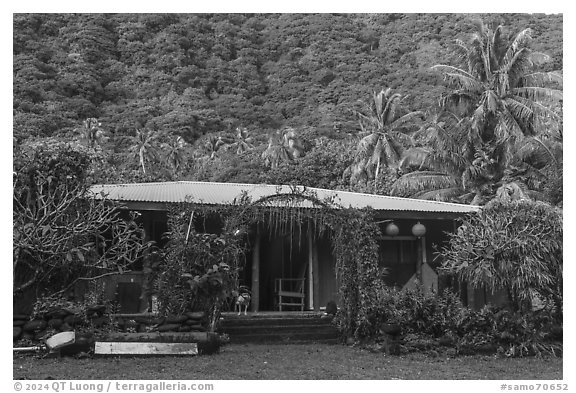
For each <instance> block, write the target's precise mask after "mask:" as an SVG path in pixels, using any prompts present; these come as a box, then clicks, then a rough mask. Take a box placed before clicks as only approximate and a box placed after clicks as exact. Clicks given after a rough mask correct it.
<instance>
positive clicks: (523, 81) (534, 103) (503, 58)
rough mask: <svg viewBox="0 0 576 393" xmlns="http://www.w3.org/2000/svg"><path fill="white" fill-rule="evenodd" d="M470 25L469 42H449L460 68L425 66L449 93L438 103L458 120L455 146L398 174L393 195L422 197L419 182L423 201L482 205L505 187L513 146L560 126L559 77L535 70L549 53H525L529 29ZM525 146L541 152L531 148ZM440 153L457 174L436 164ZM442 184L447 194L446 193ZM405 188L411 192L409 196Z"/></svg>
mask: <svg viewBox="0 0 576 393" xmlns="http://www.w3.org/2000/svg"><path fill="white" fill-rule="evenodd" d="M476 28H477V31H476V32H475V33H474V34H473V36H472V38H471V40H470V42H469V43H468V44H465V43H464V42H462V41H460V40H457V41H456V45H455V50H454V55H455V59H456V61H457V62H458V63H459V64H460V67H458V66H452V65H444V64H440V65H436V66H434V67H432V68H433V69H434V70H437V71H439V72H441V73H442V74H443V76H444V78H445V80H447V81H448V86H449V88H450V90H449V91H448V93H447V94H445V95H444V96H443V98H442V100H441V104H442V107H443V108H442V109H443V110H444V111H446V112H447V113H451V114H453V115H454V116H455V117H456V118H458V119H460V121H459V122H458V123H457V124H456V125H453V126H457V128H456V131H454V130H452V131H451V134H452V137H451V138H452V140H453V141H455V142H456V143H453V144H452V146H451V150H450V151H446V150H444V151H443V152H439V151H438V150H436V151H435V152H433V153H432V154H433V155H435V156H436V158H437V159H436V160H430V158H429V157H427V159H428V164H432V162H434V165H428V166H427V169H428V170H424V171H420V173H414V172H413V173H409V174H407V175H404V176H403V177H401V178H400V179H399V180H398V184H397V185H396V187H395V190H396V191H397V192H398V193H401V194H404V195H406V194H408V195H411V196H413V195H417V194H420V196H422V193H423V191H424V189H423V186H424V185H425V186H426V187H427V188H429V189H428V190H426V191H427V192H426V193H425V194H426V197H427V198H432V199H443V197H447V196H449V197H454V196H455V195H456V194H458V193H459V194H460V195H461V196H462V195H466V197H467V198H468V197H472V203H474V204H481V203H483V202H485V201H486V200H488V199H489V198H490V197H491V196H494V195H495V193H496V191H497V189H498V188H499V187H502V186H503V185H505V183H506V181H507V179H506V175H507V173H509V172H510V166H511V163H512V162H515V161H517V158H515V157H514V156H515V154H516V153H517V152H518V143H522V144H523V145H524V146H525V145H526V143H525V142H526V139H527V138H528V139H534V138H536V139H537V140H540V139H541V137H542V136H543V134H545V133H546V132H547V131H546V130H545V129H544V127H543V126H542V125H543V124H545V123H546V122H548V124H549V122H550V121H561V116H560V115H559V114H558V113H561V112H560V111H561V106H560V105H558V104H561V101H562V91H561V88H562V75H561V73H560V72H543V71H538V70H537V69H538V67H539V66H540V65H542V64H544V63H545V62H546V61H548V60H549V56H547V55H545V54H542V53H538V52H534V51H532V50H530V49H529V47H528V44H529V42H530V40H531V36H532V31H531V29H525V30H522V31H521V32H519V33H518V34H517V35H515V36H507V35H506V34H505V33H504V29H503V27H502V26H498V27H497V28H496V29H494V30H492V29H490V28H489V27H487V26H486V25H484V24H483V23H478V24H477V25H476ZM435 130H436V131H437V128H436V129H435ZM437 142H439V141H436V143H437ZM530 146H534V147H535V148H538V149H541V148H542V145H540V146H538V145H537V144H534V143H532V144H530ZM443 148H444V149H446V146H444V147H443ZM442 155H444V156H447V155H451V156H452V159H449V158H448V157H444V158H445V159H444V164H445V165H446V164H447V165H450V166H451V168H452V169H454V168H456V167H457V168H459V169H458V170H456V171H453V172H452V173H450V174H448V173H447V172H448V171H446V168H442V166H443V164H442V160H438V158H439V156H442ZM454 164H457V165H454ZM433 173H435V175H434V176H433V175H432V174H433ZM448 177H450V178H451V181H450V182H448V181H447V179H448ZM441 179H442V180H443V181H440V180H441ZM436 180H438V181H436ZM442 183H443V184H442ZM448 185H449V186H450V188H451V189H452V191H454V192H451V193H447V192H445V191H446V188H445V186H448ZM443 186H444V187H443ZM410 189H412V190H413V191H414V193H412V194H410V193H409V192H408V191H409V190H410ZM457 189H459V192H456V190H457ZM433 190H438V191H439V192H433ZM442 190H444V191H442ZM400 191H401V192H400ZM468 201H470V200H469V199H468Z"/></svg>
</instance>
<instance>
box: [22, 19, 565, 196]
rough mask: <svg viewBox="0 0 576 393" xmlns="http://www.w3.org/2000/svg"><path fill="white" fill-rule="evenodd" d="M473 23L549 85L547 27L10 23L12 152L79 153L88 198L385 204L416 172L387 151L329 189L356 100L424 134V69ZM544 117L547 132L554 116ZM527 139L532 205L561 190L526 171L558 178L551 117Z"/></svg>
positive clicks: (389, 22)
mask: <svg viewBox="0 0 576 393" xmlns="http://www.w3.org/2000/svg"><path fill="white" fill-rule="evenodd" d="M479 19H482V20H483V21H484V24H485V25H486V26H488V27H490V28H491V29H492V30H491V31H495V29H496V28H497V26H498V25H500V24H502V25H504V26H506V32H507V34H511V35H514V36H515V35H518V34H519V33H521V32H523V31H525V29H528V28H529V29H531V36H532V40H531V42H530V50H531V51H533V52H538V53H540V52H541V53H545V54H546V55H547V56H548V57H549V61H548V62H547V63H546V64H543V65H541V67H540V68H541V69H540V70H539V72H543V73H549V72H552V71H554V72H555V74H554V75H561V71H562V67H563V60H562V16H561V15H538V14H530V15H523V14H503V15H500V14H498V15H496V14H488V15H476V14H475V15H466V14H15V15H14V17H13V31H14V34H13V48H14V49H13V77H14V80H13V88H14V100H13V113H14V115H13V123H14V127H13V134H14V137H15V143H16V144H22V143H24V142H25V141H26V140H28V139H30V138H39V139H42V138H47V137H55V138H58V139H60V140H63V141H70V140H79V141H84V142H85V144H86V145H87V146H88V147H89V148H94V149H95V150H97V151H98V152H99V153H100V154H101V155H102V159H103V162H102V165H100V166H99V171H97V173H94V175H93V176H92V179H93V181H97V182H129V181H151V180H167V179H171V180H175V179H194V180H212V181H224V182H267V183H294V182H297V183H301V184H305V185H313V186H316V185H318V186H323V187H331V188H341V189H342V188H343V189H350V190H362V191H368V192H378V193H387V192H389V191H390V183H391V182H392V181H394V180H396V178H397V177H398V176H401V175H402V174H405V172H410V171H413V170H415V169H420V170H422V169H423V168H418V167H415V166H414V165H412V166H411V165H405V166H404V167H402V168H400V169H398V171H399V172H396V171H397V168H394V169H392V170H390V168H387V165H388V162H387V161H386V160H387V156H389V154H388V153H391V150H390V149H388V150H386V149H380V147H383V146H384V145H385V144H383V143H382V142H383V141H391V140H390V139H387V138H385V139H382V138H374V139H376V142H378V141H380V144H378V143H374V144H373V147H378V148H377V149H372V150H373V151H372V153H371V157H372V158H371V159H370V160H369V161H370V163H371V164H369V165H368V166H367V168H368V169H369V170H370V171H371V173H373V176H369V178H370V180H374V181H373V182H370V183H365V184H355V182H354V181H352V182H351V181H350V180H351V179H350V176H348V177H346V176H344V172H345V170H346V168H350V166H351V164H353V163H354V160H355V158H354V157H353V154H352V153H353V151H354V149H355V148H356V147H357V146H358V142H359V141H360V140H361V138H362V136H363V135H361V133H362V126H363V123H362V122H359V121H358V113H361V112H362V103H361V102H360V100H364V101H365V99H366V97H371V96H372V95H373V94H374V93H376V94H378V92H380V91H386V90H387V89H388V88H390V89H391V90H390V94H391V96H390V97H392V95H394V96H395V97H402V100H401V103H400V106H401V107H402V111H403V112H402V113H398V115H399V116H401V115H404V114H407V113H410V112H417V111H421V112H423V113H426V116H427V119H426V120H427V122H428V123H430V121H432V120H433V118H434V116H436V115H437V113H435V112H434V110H433V108H434V107H435V105H436V104H437V102H438V100H439V98H440V97H442V94H443V93H445V92H446V90H445V89H446V86H445V85H444V83H443V81H442V73H441V72H440V71H442V70H434V69H432V66H434V65H436V64H452V63H451V62H450V61H451V54H452V53H453V51H452V45H453V43H454V42H455V40H456V39H460V40H462V42H468V41H469V37H470V36H471V35H472V34H473V33H474V31H475V24H474V22H475V21H478V20H479ZM396 95H397V96H396ZM552 111H553V112H554V113H556V114H558V115H559V116H561V103H559V104H558V106H557V107H556V108H552ZM440 122H441V121H440ZM437 123H438V122H437ZM445 123H446V122H445ZM365 125H366V124H365V123H364V126H365ZM536 127H537V128H536V129H534V130H530V134H531V135H532V136H535V137H537V138H538V140H536V141H534V142H530V143H531V144H530V146H531V147H533V148H534V149H532V150H538V151H537V152H536V154H537V155H538V157H534V151H532V152H529V151H528V150H529V149H527V148H526V146H524V147H520V146H519V147H518V151H519V154H518V155H517V156H516V157H517V159H516V160H515V161H514V160H512V159H511V160H509V162H510V163H513V164H514V168H517V169H518V170H516V171H515V172H514V173H511V174H510V176H509V178H514V179H516V180H518V179H519V178H521V177H522V178H527V177H529V178H530V179H529V180H530V181H528V183H529V184H530V187H528V188H531V189H537V191H540V192H544V193H546V191H547V190H551V189H554V186H553V184H558V182H561V175H560V177H559V178H558V175H556V177H557V178H556V179H552V180H545V178H546V176H544V177H542V176H540V175H543V174H545V173H548V174H550V173H552V174H557V173H558V170H554V168H551V167H549V166H542V165H540V164H538V162H540V161H539V160H541V159H542V154H544V153H546V152H551V153H554V154H555V155H554V157H555V159H554V160H555V162H556V163H557V164H558V165H559V167H561V143H562V129H561V128H562V127H561V122H560V123H559V122H558V120H557V119H553V118H552V117H550V118H549V119H547V120H546V121H545V122H543V123H541V124H538V125H537V126H536ZM238 130H240V131H238ZM287 130H291V131H289V132H288V131H287ZM413 130H414V128H406V129H403V130H402V131H403V132H404V131H409V132H410V133H411V132H413ZM365 131H368V132H370V130H365ZM548 131H551V132H552V134H553V135H550V133H549V132H548ZM372 134H373V135H378V133H375V132H372ZM425 139H426V138H421V139H420V142H421V141H422V140H425ZM416 142H417V143H418V140H416ZM389 145H390V146H392V144H389ZM432 147H434V146H433V145H432V144H426V145H425V144H423V143H420V145H417V146H416V148H419V149H420V150H419V152H420V153H422V152H423V151H424V150H426V149H428V150H430V149H431V148H432ZM536 147H537V149H536ZM558 147H560V149H558ZM384 152H386V154H384ZM558 152H560V156H558V154H557V153H558ZM520 153H521V154H520ZM529 156H530V157H531V158H530V159H528V160H525V158H527V157H529ZM385 159H386V160H385ZM397 159H399V157H395V159H394V161H396V160H397ZM444 161H446V160H444ZM472 161H473V160H472ZM356 163H358V157H356ZM327 165H330V167H325V166H327ZM384 167H386V170H383V169H381V168H384ZM460 167H462V165H460ZM557 168H558V166H557ZM380 172H381V173H380ZM454 173H457V171H456V172H454ZM445 174H446V173H445ZM448 175H449V176H452V173H450V174H448ZM507 175H508V174H507ZM538 176H540V177H538ZM446 179H447V180H446V182H447V184H445V185H446V186H451V185H452V186H457V185H455V184H452V183H454V179H451V178H450V179H448V178H446ZM558 179H559V180H558ZM524 180H526V179H524ZM450 182H452V183H450ZM530 182H531V183H530ZM448 183H449V184H448ZM548 194H552V193H550V192H549V193H548ZM422 196H423V197H434V198H435V197H438V195H432V194H428V195H425V194H423V195H422ZM456 196H457V195H456V194H454V193H452V194H450V193H445V194H444V195H443V198H444V199H448V200H454V198H455V197H456ZM549 196H550V197H551V198H552V199H554V198H555V200H556V201H558V199H561V197H560V198H558V195H549Z"/></svg>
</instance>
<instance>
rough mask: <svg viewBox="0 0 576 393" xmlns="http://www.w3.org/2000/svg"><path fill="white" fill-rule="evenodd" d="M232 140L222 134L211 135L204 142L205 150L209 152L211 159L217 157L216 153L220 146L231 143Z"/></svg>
mask: <svg viewBox="0 0 576 393" xmlns="http://www.w3.org/2000/svg"><path fill="white" fill-rule="evenodd" d="M229 142H230V140H228V139H226V138H223V137H222V136H215V135H210V136H209V137H208V139H207V140H206V142H205V143H204V150H205V151H206V153H207V154H208V157H209V159H210V160H213V159H214V157H216V153H217V152H218V150H220V147H222V146H223V145H225V144H227V143H229Z"/></svg>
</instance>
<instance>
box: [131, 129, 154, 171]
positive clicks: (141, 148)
mask: <svg viewBox="0 0 576 393" xmlns="http://www.w3.org/2000/svg"><path fill="white" fill-rule="evenodd" d="M129 140H130V141H131V143H132V147H131V148H130V150H129V151H130V152H131V153H132V154H133V156H134V157H135V158H137V159H138V161H139V163H140V166H141V167H142V172H143V173H146V165H145V163H146V161H154V160H157V159H158V146H157V142H158V134H156V133H155V132H154V131H152V130H149V131H146V130H140V129H137V130H136V136H132V137H129Z"/></svg>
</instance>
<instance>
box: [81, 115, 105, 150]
mask: <svg viewBox="0 0 576 393" xmlns="http://www.w3.org/2000/svg"><path fill="white" fill-rule="evenodd" d="M100 126H102V123H100V122H99V121H98V119H96V118H94V117H89V118H87V119H86V120H84V121H83V122H82V128H81V133H82V139H84V140H85V141H87V142H88V146H90V147H94V146H96V145H98V144H100V143H102V142H103V141H104V131H103V130H102V128H100Z"/></svg>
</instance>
